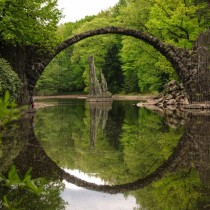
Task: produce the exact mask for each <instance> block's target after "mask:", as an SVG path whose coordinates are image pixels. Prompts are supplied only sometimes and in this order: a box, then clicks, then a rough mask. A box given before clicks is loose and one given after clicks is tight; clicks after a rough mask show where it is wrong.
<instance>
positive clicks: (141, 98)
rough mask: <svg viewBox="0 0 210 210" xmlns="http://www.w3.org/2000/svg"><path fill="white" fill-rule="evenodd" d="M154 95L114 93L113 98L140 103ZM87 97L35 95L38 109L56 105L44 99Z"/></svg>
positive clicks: (79, 96) (81, 96) (77, 97)
mask: <svg viewBox="0 0 210 210" xmlns="http://www.w3.org/2000/svg"><path fill="white" fill-rule="evenodd" d="M153 97H154V95H113V96H112V99H113V100H115V101H120V100H131V101H137V102H138V103H139V102H140V101H147V100H151V99H152V98H153ZM86 98H87V95H53V96H34V100H35V108H36V109H39V108H44V107H49V106H55V104H53V103H45V102H43V101H39V100H42V99H43V100H44V99H86ZM36 100H38V101H36Z"/></svg>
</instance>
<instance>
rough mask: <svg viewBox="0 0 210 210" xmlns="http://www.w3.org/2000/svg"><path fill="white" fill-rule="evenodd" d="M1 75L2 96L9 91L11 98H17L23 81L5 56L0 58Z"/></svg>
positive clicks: (0, 88) (0, 87) (0, 92)
mask: <svg viewBox="0 0 210 210" xmlns="http://www.w3.org/2000/svg"><path fill="white" fill-rule="evenodd" d="M0 75H1V76H0V90H1V91H0V97H2V96H4V95H5V92H6V91H8V92H9V93H10V97H11V100H14V99H17V97H18V94H19V91H20V88H21V85H22V83H21V81H20V79H19V78H18V75H17V74H16V73H15V72H14V71H13V70H12V68H11V66H10V65H9V63H8V62H7V61H6V60H5V59H3V58H0Z"/></svg>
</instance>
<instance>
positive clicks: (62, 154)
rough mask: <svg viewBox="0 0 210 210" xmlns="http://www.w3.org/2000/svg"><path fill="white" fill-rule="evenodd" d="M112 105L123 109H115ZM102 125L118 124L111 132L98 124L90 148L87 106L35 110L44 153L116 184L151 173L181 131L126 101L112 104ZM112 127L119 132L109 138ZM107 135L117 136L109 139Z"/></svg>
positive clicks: (175, 141)
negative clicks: (106, 120) (95, 135)
mask: <svg viewBox="0 0 210 210" xmlns="http://www.w3.org/2000/svg"><path fill="white" fill-rule="evenodd" d="M118 106H120V108H121V109H123V110H125V113H122V112H120V113H119V110H118V109H117V107H118ZM73 107H74V109H73ZM118 108H119V107H118ZM115 112H116V113H115ZM118 114H120V116H118ZM122 116H123V118H124V123H123V119H122ZM84 117H85V118H84ZM83 118H84V120H83ZM119 121H120V122H119ZM84 122H85V124H84ZM122 123H123V125H122ZM107 124H109V125H117V124H120V127H118V126H114V127H113V128H112V129H114V131H113V130H112V129H111V127H110V126H108V125H106V128H105V130H104V131H103V130H102V129H101V127H100V124H99V126H98V129H97V138H96V141H95V143H94V148H92V147H91V143H90V116H89V109H88V107H86V115H84V111H82V109H81V107H80V106H78V104H77V106H76V107H75V106H73V105H69V106H62V107H60V106H59V107H49V108H47V109H46V110H38V113H37V123H36V134H37V136H38V137H39V138H40V139H41V141H42V145H43V147H44V148H45V151H46V152H47V154H48V155H49V156H50V157H51V158H52V159H53V160H54V161H55V162H57V163H58V164H59V165H60V166H61V167H62V168H65V167H69V168H79V169H80V170H81V171H83V172H86V173H97V174H98V175H99V176H100V177H101V178H102V179H104V180H106V181H110V182H111V183H115V184H116V183H124V182H128V181H132V180H135V179H137V178H140V177H144V176H146V175H147V174H148V173H150V172H152V171H154V170H155V169H156V168H157V167H158V166H160V164H161V163H162V162H163V161H164V160H165V159H167V158H168V156H169V155H170V154H171V152H172V148H173V147H174V146H176V144H177V141H178V140H179V138H180V135H181V133H182V130H181V129H171V128H169V127H167V126H166V125H165V124H164V120H163V119H162V118H161V117H159V116H158V115H157V114H155V113H152V112H150V111H147V110H145V109H142V110H140V112H139V108H137V107H135V106H130V105H129V103H114V105H113V108H112V110H111V111H110V116H109V119H108V123H107ZM116 127H117V132H118V131H119V132H121V134H120V133H119V132H118V135H115V136H114V135H112V132H115V130H116ZM122 128H123V129H122ZM113 137H115V138H117V139H110V138H113ZM113 141H114V142H118V145H116V144H115V143H113Z"/></svg>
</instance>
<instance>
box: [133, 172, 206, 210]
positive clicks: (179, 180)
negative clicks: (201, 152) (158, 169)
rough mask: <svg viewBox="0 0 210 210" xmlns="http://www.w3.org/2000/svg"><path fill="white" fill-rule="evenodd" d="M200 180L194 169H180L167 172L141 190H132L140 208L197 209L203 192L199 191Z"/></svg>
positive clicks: (153, 209)
mask: <svg viewBox="0 0 210 210" xmlns="http://www.w3.org/2000/svg"><path fill="white" fill-rule="evenodd" d="M200 187H201V182H200V179H199V174H198V172H197V171H196V170H195V169H192V170H181V171H177V172H174V173H170V174H167V175H166V176H165V177H163V178H162V179H161V180H159V181H157V182H154V183H153V184H152V185H151V186H148V187H146V188H144V189H142V190H138V191H136V192H133V194H134V195H135V197H136V198H137V200H138V203H141V206H142V209H148V210H160V209H180V210H185V209H198V208H197V207H198V203H199V202H200V200H203V198H204V194H203V193H201V191H200Z"/></svg>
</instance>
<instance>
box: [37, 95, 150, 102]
mask: <svg viewBox="0 0 210 210" xmlns="http://www.w3.org/2000/svg"><path fill="white" fill-rule="evenodd" d="M153 97H154V95H112V99H113V100H134V101H138V100H139V101H146V100H149V99H152V98H153ZM53 98H55V99H56V98H58V99H59V98H61V99H62V98H63V99H68V98H72V99H86V98H87V95H53V96H34V99H35V100H36V99H38V100H39V99H53Z"/></svg>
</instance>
